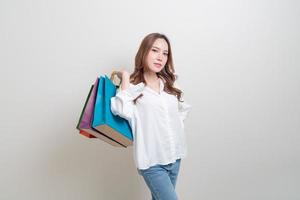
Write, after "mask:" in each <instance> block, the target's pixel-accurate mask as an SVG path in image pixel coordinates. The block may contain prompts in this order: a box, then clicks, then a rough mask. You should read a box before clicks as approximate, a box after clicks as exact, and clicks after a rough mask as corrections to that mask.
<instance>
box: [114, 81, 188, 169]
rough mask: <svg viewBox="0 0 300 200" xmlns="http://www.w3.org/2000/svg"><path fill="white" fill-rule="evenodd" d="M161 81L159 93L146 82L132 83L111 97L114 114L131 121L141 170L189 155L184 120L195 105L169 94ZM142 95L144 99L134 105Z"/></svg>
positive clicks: (141, 98) (137, 161)
mask: <svg viewBox="0 0 300 200" xmlns="http://www.w3.org/2000/svg"><path fill="white" fill-rule="evenodd" d="M159 80H160V90H159V93H158V92H156V91H154V90H153V89H151V88H150V87H148V86H146V85H145V84H144V83H143V82H141V83H139V84H137V85H133V84H132V83H130V85H129V87H128V88H126V89H125V90H122V89H121V88H118V89H117V92H116V96H114V97H112V98H111V111H112V113H113V114H114V115H119V116H120V117H122V118H125V119H126V120H128V122H129V124H130V126H131V129H132V133H133V153H134V156H133V157H134V162H135V165H136V167H137V168H138V169H147V168H149V167H151V166H153V165H156V164H161V165H166V164H169V163H172V162H175V161H176V159H179V158H184V157H186V155H187V146H186V138H185V133H184V120H185V119H186V117H187V115H188V113H189V111H190V108H191V107H192V106H191V105H189V104H187V103H186V102H179V101H178V100H177V98H176V97H175V96H174V95H170V94H168V93H166V92H165V91H164V90H163V89H164V82H165V81H164V80H163V79H161V78H160V79H159ZM175 87H177V88H178V86H175ZM141 93H143V96H142V97H140V98H139V99H138V100H137V101H136V104H134V102H133V100H134V99H135V98H136V97H138V96H139V95H140V94H141Z"/></svg>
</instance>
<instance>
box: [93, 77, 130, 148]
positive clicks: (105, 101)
mask: <svg viewBox="0 0 300 200" xmlns="http://www.w3.org/2000/svg"><path fill="white" fill-rule="evenodd" d="M116 91H117V88H116V86H115V85H114V84H113V83H112V81H111V80H110V79H109V78H108V77H107V76H106V75H105V76H104V77H103V76H101V77H100V78H99V85H98V90H97V97H96V101H95V108H94V118H93V123H92V127H93V128H95V129H96V130H98V131H100V132H101V133H103V134H105V135H107V136H108V137H110V138H112V139H114V140H116V141H117V142H119V143H121V144H123V145H124V146H126V147H127V146H131V145H132V142H133V135H132V130H131V127H130V125H129V122H128V121H127V120H126V119H124V118H121V117H120V116H117V115H114V114H113V113H112V112H111V109H110V99H111V98H112V97H114V96H115V95H116Z"/></svg>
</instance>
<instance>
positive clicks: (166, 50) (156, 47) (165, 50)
mask: <svg viewBox="0 0 300 200" xmlns="http://www.w3.org/2000/svg"><path fill="white" fill-rule="evenodd" d="M152 47H153V48H157V49H160V48H158V47H156V46H152ZM164 52H167V53H168V50H165V51H164Z"/></svg>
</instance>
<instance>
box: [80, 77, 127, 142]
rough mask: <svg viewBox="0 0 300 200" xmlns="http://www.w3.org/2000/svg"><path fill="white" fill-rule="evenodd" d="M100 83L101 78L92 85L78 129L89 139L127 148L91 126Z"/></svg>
mask: <svg viewBox="0 0 300 200" xmlns="http://www.w3.org/2000/svg"><path fill="white" fill-rule="evenodd" d="M98 83H99V78H97V79H96V81H95V84H94V85H92V87H91V89H90V92H89V95H88V97H87V100H86V103H85V106H84V108H83V111H82V115H81V118H80V121H79V123H78V129H79V130H80V134H82V135H85V136H86V137H89V138H95V137H96V138H99V139H101V140H103V141H104V142H106V143H108V144H110V145H112V146H116V147H125V146H124V145H122V144H121V143H119V142H117V141H115V140H114V139H112V138H110V137H109V136H107V135H105V134H103V133H101V132H100V131H98V130H96V129H94V128H92V126H91V125H92V121H93V116H94V106H95V100H96V95H97V89H98Z"/></svg>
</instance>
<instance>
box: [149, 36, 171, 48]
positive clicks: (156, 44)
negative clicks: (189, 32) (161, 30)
mask: <svg viewBox="0 0 300 200" xmlns="http://www.w3.org/2000/svg"><path fill="white" fill-rule="evenodd" d="M152 46H153V47H158V48H160V49H161V50H163V51H167V50H168V43H167V42H166V40H164V39H162V38H158V39H156V40H155V41H154V43H153V45H152Z"/></svg>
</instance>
